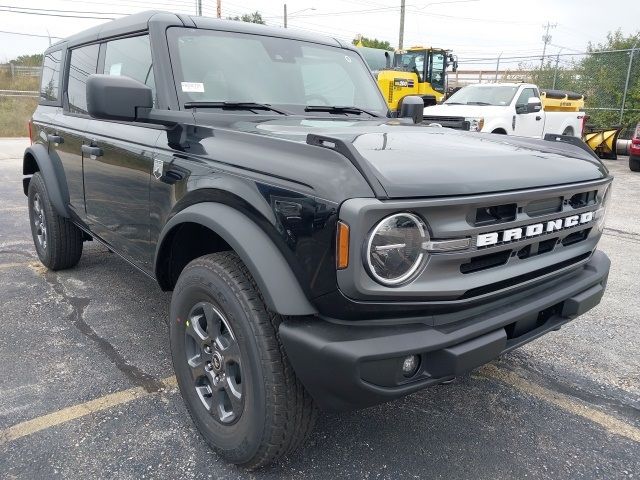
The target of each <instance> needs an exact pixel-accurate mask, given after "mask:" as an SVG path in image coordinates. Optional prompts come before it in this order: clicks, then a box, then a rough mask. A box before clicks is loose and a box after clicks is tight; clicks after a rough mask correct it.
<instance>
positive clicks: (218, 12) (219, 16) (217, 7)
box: [216, 0, 222, 18]
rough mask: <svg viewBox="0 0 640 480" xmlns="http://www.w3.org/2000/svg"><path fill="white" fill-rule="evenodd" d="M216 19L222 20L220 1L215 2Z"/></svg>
mask: <svg viewBox="0 0 640 480" xmlns="http://www.w3.org/2000/svg"><path fill="white" fill-rule="evenodd" d="M216 17H218V18H222V0H217V2H216Z"/></svg>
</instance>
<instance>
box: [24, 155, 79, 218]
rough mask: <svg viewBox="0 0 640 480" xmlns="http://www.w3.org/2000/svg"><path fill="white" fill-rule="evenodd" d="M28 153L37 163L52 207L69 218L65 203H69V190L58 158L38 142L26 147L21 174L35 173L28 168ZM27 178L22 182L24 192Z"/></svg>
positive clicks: (62, 215)
mask: <svg viewBox="0 0 640 480" xmlns="http://www.w3.org/2000/svg"><path fill="white" fill-rule="evenodd" d="M28 155H30V156H31V157H33V158H34V159H35V161H36V163H37V164H38V171H40V173H42V178H43V179H44V184H45V186H46V187H47V194H48V195H49V200H51V203H52V204H53V208H54V209H55V210H56V212H57V213H58V215H60V216H61V217H65V218H69V210H68V208H67V205H69V190H68V188H67V181H66V177H65V175H64V169H63V167H62V163H61V162H60V159H59V158H58V157H57V156H56V157H55V158H52V157H51V156H50V155H49V152H48V151H47V148H46V147H45V146H44V145H42V144H40V143H36V144H33V145H31V146H30V147H27V149H26V150H25V152H24V157H23V167H22V174H23V175H32V174H33V173H35V172H33V171H29V169H28V159H27V156H28ZM28 180H29V179H28V178H27V179H25V182H24V186H25V194H27V193H28V192H27V187H28Z"/></svg>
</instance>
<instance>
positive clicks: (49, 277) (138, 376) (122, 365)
mask: <svg viewBox="0 0 640 480" xmlns="http://www.w3.org/2000/svg"><path fill="white" fill-rule="evenodd" d="M44 278H45V280H46V281H47V283H48V284H49V285H50V286H51V287H52V288H53V290H54V291H55V292H56V293H57V294H58V295H60V296H61V297H62V298H63V299H64V301H65V302H67V303H68V304H69V305H70V306H71V313H70V314H69V316H68V317H67V319H68V320H72V321H73V323H74V325H75V326H76V328H77V329H78V330H79V331H80V332H81V333H82V334H83V335H85V336H86V337H87V338H89V339H90V340H92V341H93V342H95V344H96V345H97V346H98V348H99V349H100V350H101V351H102V352H103V353H104V354H105V355H106V356H107V357H108V358H109V360H111V362H112V363H113V364H114V365H115V366H116V368H117V369H118V370H120V371H121V372H122V373H123V374H124V375H125V376H126V377H127V378H128V379H129V380H130V381H131V382H133V383H134V384H135V385H137V386H140V387H142V388H144V389H145V390H146V391H147V392H149V393H154V392H158V391H160V390H162V389H164V388H165V385H164V384H163V383H162V381H161V380H158V379H156V378H154V377H152V376H151V375H149V374H148V373H145V372H143V371H142V370H140V369H139V368H138V367H136V366H135V365H132V364H130V363H129V362H127V360H126V359H125V358H124V357H123V356H122V354H121V353H120V352H118V350H116V348H115V347H114V346H113V345H112V344H111V343H109V341H108V340H106V339H105V338H103V337H101V336H100V335H98V333H97V332H96V331H95V330H94V329H93V328H92V327H91V326H90V325H89V324H88V323H87V322H86V320H85V318H84V313H85V310H86V308H87V306H88V305H89V303H90V302H91V299H89V298H86V297H76V296H73V295H70V294H69V293H67V291H66V289H65V288H64V285H62V282H61V281H60V279H59V278H58V275H57V274H56V273H55V272H53V271H51V270H47V271H46V272H45V273H44Z"/></svg>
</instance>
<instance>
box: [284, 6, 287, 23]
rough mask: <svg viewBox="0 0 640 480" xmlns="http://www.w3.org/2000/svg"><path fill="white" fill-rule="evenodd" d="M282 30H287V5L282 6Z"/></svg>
mask: <svg viewBox="0 0 640 480" xmlns="http://www.w3.org/2000/svg"><path fill="white" fill-rule="evenodd" d="M284 28H287V4H286V3H285V4H284Z"/></svg>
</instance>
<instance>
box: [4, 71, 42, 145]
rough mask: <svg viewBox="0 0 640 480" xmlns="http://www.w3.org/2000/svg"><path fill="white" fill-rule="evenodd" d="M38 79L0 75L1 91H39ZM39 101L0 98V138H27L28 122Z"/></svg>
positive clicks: (28, 98)
mask: <svg viewBox="0 0 640 480" xmlns="http://www.w3.org/2000/svg"><path fill="white" fill-rule="evenodd" d="M39 81H40V79H39V78H38V77H14V78H11V75H10V74H4V75H3V74H0V90H30V91H35V90H38V89H39ZM37 104H38V99H37V98H33V97H0V137H26V136H27V135H28V131H27V122H29V119H30V118H31V115H32V114H33V111H34V110H35V109H36V105H37Z"/></svg>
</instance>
